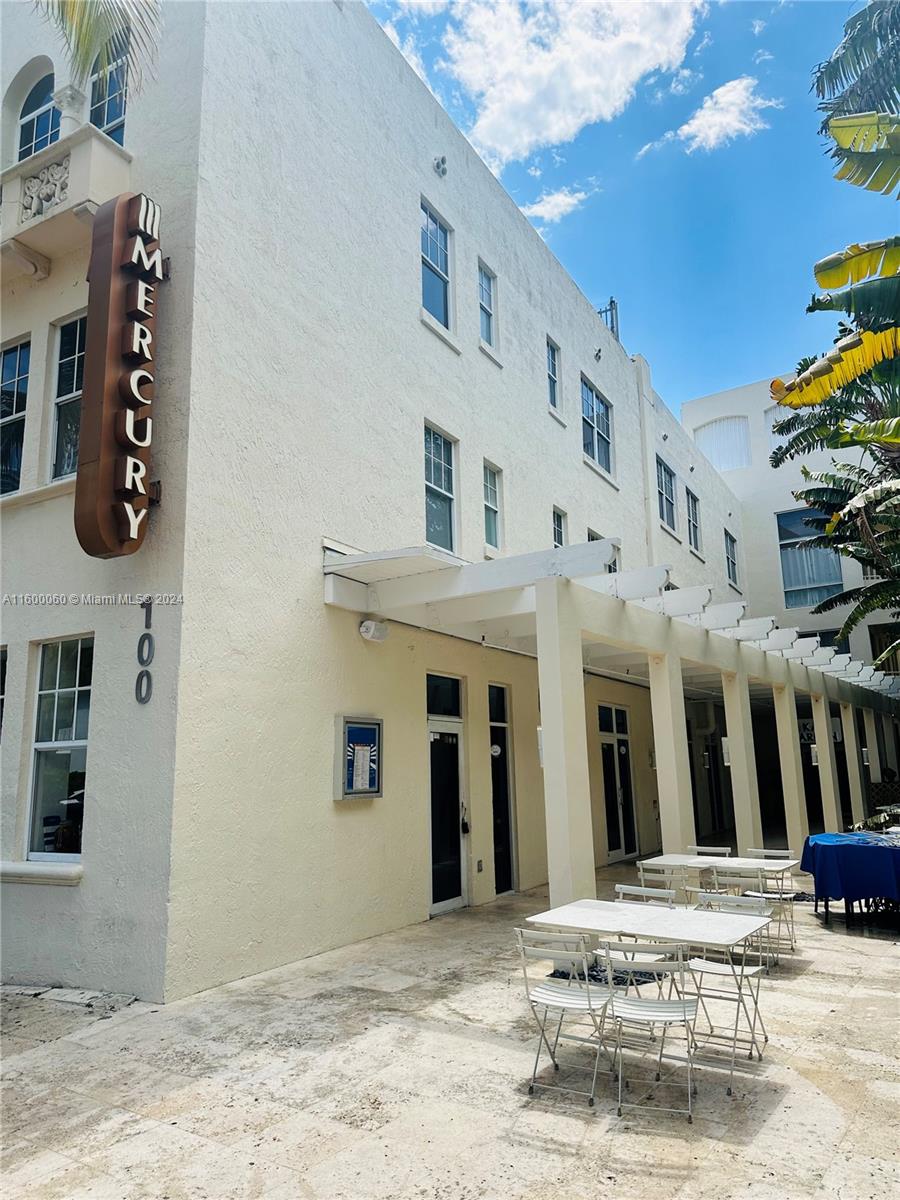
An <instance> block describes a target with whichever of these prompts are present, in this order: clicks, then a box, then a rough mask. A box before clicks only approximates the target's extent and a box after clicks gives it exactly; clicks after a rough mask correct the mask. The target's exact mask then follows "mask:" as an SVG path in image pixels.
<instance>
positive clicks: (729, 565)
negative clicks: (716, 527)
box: [688, 492, 738, 587]
mask: <svg viewBox="0 0 900 1200" xmlns="http://www.w3.org/2000/svg"><path fill="white" fill-rule="evenodd" d="M688 495H690V492H688ZM725 570H726V572H727V574H728V580H729V582H730V583H733V584H734V586H735V587H737V581H738V570H737V538H736V537H735V536H734V534H731V533H729V532H728V530H727V529H726V530H725Z"/></svg>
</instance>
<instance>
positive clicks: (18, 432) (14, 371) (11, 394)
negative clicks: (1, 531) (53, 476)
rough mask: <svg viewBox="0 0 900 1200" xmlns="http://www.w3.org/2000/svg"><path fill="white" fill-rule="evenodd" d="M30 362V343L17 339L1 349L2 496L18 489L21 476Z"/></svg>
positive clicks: (0, 424)
mask: <svg viewBox="0 0 900 1200" xmlns="http://www.w3.org/2000/svg"><path fill="white" fill-rule="evenodd" d="M30 364H31V343H30V342H20V343H19V344H18V346H9V347H7V349H6V350H4V351H3V355H2V365H3V382H2V385H0V387H2V390H0V494H3V495H5V494H6V493H7V492H15V491H18V489H19V483H20V482H21V479H22V444H23V442H24V440H25V405H26V402H27V400H28V371H29V368H30Z"/></svg>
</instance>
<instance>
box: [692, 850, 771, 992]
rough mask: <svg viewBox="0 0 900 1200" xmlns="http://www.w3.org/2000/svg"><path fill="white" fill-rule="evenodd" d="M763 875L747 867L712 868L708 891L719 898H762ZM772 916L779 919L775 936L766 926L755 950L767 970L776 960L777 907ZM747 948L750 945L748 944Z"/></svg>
mask: <svg viewBox="0 0 900 1200" xmlns="http://www.w3.org/2000/svg"><path fill="white" fill-rule="evenodd" d="M763 875H764V872H762V871H753V870H749V869H748V868H746V867H745V868H743V869H741V870H736V869H734V868H732V870H731V871H729V872H728V873H727V874H726V872H725V871H723V870H721V869H719V868H716V869H714V870H713V887H712V888H710V889H709V890H710V893H718V894H719V899H720V900H723V901H724V900H740V899H741V898H742V897H747V898H748V899H751V900H756V901H758V900H761V899H763V898H764V897H763V891H764V888H763ZM773 916H775V917H776V918H777V919H779V925H778V927H777V930H776V933H775V937H774V939H773V937H772V932H771V928H770V927H769V926H766V933H765V936H764V937H760V939H759V941H758V944H757V950H758V954H759V962H760V964H762V962H763V959H765V966H766V970H767V971H768V969H769V967H770V966H771V965H772V963H777V962H778V941H779V936H780V932H781V926H780V918H778V909H777V907H775V906H773ZM748 949H750V947H749V946H748Z"/></svg>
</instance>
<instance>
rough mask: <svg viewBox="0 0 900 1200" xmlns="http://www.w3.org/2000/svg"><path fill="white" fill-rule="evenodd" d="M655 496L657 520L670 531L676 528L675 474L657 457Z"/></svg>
mask: <svg viewBox="0 0 900 1200" xmlns="http://www.w3.org/2000/svg"><path fill="white" fill-rule="evenodd" d="M656 495H657V500H658V502H659V519H660V520H661V521H662V523H663V524H664V525H668V527H669V528H670V529H675V528H677V526H676V509H675V472H674V471H673V470H672V468H671V467H670V466H669V465H668V463H665V462H663V460H662V459H661V458H659V457H658V456H657V459H656Z"/></svg>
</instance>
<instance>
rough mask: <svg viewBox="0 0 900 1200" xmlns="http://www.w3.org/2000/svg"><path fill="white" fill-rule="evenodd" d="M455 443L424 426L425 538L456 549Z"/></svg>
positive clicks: (446, 548) (444, 547)
mask: <svg viewBox="0 0 900 1200" xmlns="http://www.w3.org/2000/svg"><path fill="white" fill-rule="evenodd" d="M453 520H454V514H453V443H452V442H451V441H450V439H449V438H447V437H444V435H443V434H442V433H438V431H437V430H436V429H432V428H431V426H430V425H426V426H425V538H426V540H427V541H428V542H430V543H431V545H432V546H440V547H441V549H442V550H452V549H453Z"/></svg>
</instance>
